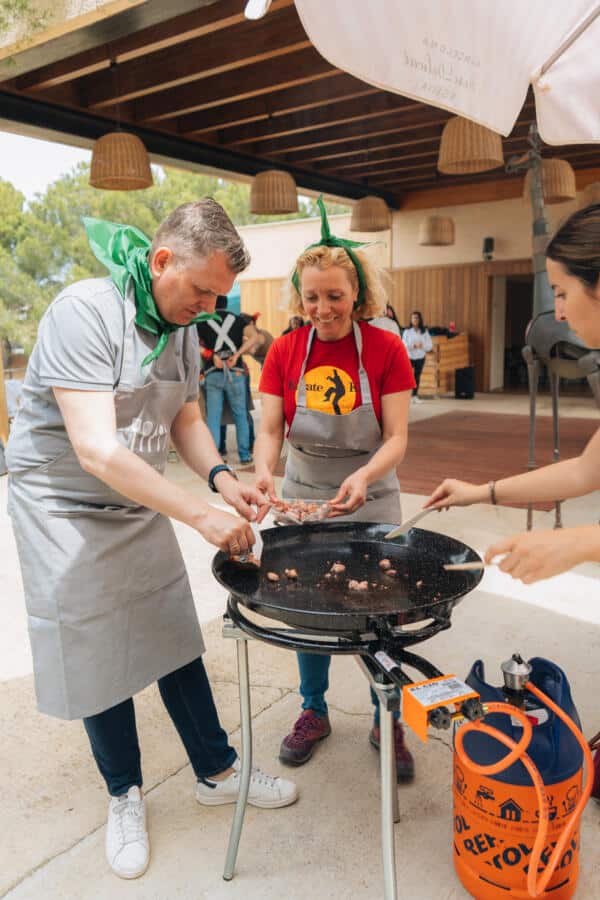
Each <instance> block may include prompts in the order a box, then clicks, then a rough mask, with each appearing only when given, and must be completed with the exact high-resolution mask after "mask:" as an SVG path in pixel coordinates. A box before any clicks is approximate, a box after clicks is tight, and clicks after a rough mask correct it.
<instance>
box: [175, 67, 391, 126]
mask: <svg viewBox="0 0 600 900" xmlns="http://www.w3.org/2000/svg"><path fill="white" fill-rule="evenodd" d="M365 89H366V90H369V91H370V90H374V89H372V88H369V86H368V85H366V84H365V83H364V82H363V81H359V80H358V78H354V77H353V76H352V75H346V74H336V70H334V69H332V70H331V71H329V72H322V73H320V74H319V76H318V78H317V79H315V81H313V82H307V83H305V84H302V85H299V86H298V87H292V88H287V89H286V90H284V91H275V92H273V93H271V94H262V95H261V96H260V97H255V98H252V99H250V100H243V101H241V102H240V103H226V104H224V105H223V106H220V107H214V108H213V109H212V110H211V111H210V112H209V111H207V110H205V111H204V112H202V113H191V114H190V115H189V116H181V117H180V118H179V119H178V121H177V128H178V131H179V133H180V134H184V135H195V134H198V135H200V134H202V133H203V132H205V131H212V130H213V129H215V128H230V127H235V126H236V125H241V124H243V123H244V122H245V121H250V117H253V116H258V119H261V118H268V117H269V116H273V117H276V116H282V115H287V114H288V113H294V112H301V111H302V110H304V109H314V108H315V107H318V106H323V105H325V104H327V103H337V102H339V101H342V100H348V99H351V98H352V97H358V96H361V95H362V94H363V93H364V91H365ZM259 113H260V114H259ZM258 119H257V120H258Z"/></svg>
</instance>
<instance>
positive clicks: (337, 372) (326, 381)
mask: <svg viewBox="0 0 600 900" xmlns="http://www.w3.org/2000/svg"><path fill="white" fill-rule="evenodd" d="M304 378H305V381H306V408H307V409H314V410H317V411H318V412H323V413H327V414H328V415H330V416H343V415H345V414H346V413H349V412H352V410H353V409H354V404H355V403H356V385H355V384H354V382H353V381H352V379H351V377H350V376H349V375H348V373H347V372H346V371H344V369H340V368H337V367H335V366H317V368H315V369H311V370H310V371H309V372H307V373H306V375H305V376H304ZM296 402H298V392H297V391H296Z"/></svg>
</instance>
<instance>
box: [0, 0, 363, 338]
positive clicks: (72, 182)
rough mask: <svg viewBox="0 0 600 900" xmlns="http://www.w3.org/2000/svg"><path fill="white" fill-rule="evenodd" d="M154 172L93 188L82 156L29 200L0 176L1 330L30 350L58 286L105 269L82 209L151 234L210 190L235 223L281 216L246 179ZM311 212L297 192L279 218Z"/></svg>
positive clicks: (339, 209) (338, 209) (312, 206)
mask: <svg viewBox="0 0 600 900" xmlns="http://www.w3.org/2000/svg"><path fill="white" fill-rule="evenodd" d="M0 3H2V0H0ZM154 175H155V184H154V186H153V187H151V188H147V189H146V190H143V191H129V192H127V191H99V190H96V189H95V188H92V187H90V185H89V183H88V181H89V165H88V164H87V163H80V164H79V165H78V166H76V167H75V168H74V169H73V170H72V171H71V172H69V173H68V174H66V175H63V176H62V177H61V178H59V179H58V180H57V181H55V182H54V183H53V184H51V185H49V186H48V188H47V190H46V192H45V193H44V194H37V195H36V198H35V200H33V201H31V202H30V203H29V205H26V204H25V198H24V197H23V195H22V194H21V193H20V192H19V191H17V190H15V188H14V187H13V186H12V185H11V184H9V183H8V182H6V181H2V179H0V336H6V337H8V339H9V340H10V341H11V342H13V343H18V344H22V345H23V346H24V348H25V350H26V351H29V350H31V347H32V346H33V343H34V341H35V335H36V331H37V325H38V322H39V320H40V318H41V316H42V315H43V313H44V310H45V309H46V307H47V306H48V303H50V301H51V300H52V299H53V298H54V297H55V296H56V294H57V293H58V291H60V290H61V288H63V287H64V286H66V285H68V284H71V283H72V282H73V281H78V280H80V279H82V278H94V277H96V276H98V275H104V274H105V270H104V269H103V267H102V266H101V265H100V264H99V263H98V262H97V260H96V259H95V257H94V255H93V254H92V251H91V250H90V248H89V245H88V242H87V239H86V237H85V233H84V230H83V226H82V224H81V217H82V216H95V217H97V218H100V219H109V220H111V221H113V222H127V223H129V224H131V225H135V226H137V227H138V228H140V229H141V230H142V231H143V232H145V233H146V234H147V235H148V236H152V235H153V234H154V232H155V231H156V228H157V227H158V225H159V224H160V222H162V220H163V219H164V218H165V216H167V215H168V214H169V213H170V212H172V210H174V209H175V207H177V206H179V205H180V204H181V203H186V202H188V201H189V200H194V199H199V198H200V197H214V199H215V200H217V201H218V202H219V203H220V204H221V205H222V206H223V207H224V209H225V210H226V211H227V213H228V214H229V216H230V218H231V219H232V221H233V222H234V223H235V224H236V225H248V224H253V223H259V222H270V221H279V220H281V219H282V217H281V216H255V215H252V213H250V187H249V185H247V184H240V183H238V182H229V181H224V180H223V179H220V178H216V177H214V176H210V175H197V174H195V173H191V172H184V171H180V170H178V169H167V170H165V171H164V173H162V172H161V170H158V171H155V173H154ZM327 208H328V212H329V213H330V214H332V215H333V214H335V213H347V212H348V207H346V206H342V205H341V204H333V203H332V204H327ZM317 215H318V210H317V207H316V202H315V201H314V200H311V199H308V198H299V211H298V213H294V214H293V215H289V216H284V217H283V218H285V219H297V218H306V217H309V216H310V217H312V216H317Z"/></svg>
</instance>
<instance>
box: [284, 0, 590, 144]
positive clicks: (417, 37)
mask: <svg viewBox="0 0 600 900" xmlns="http://www.w3.org/2000/svg"><path fill="white" fill-rule="evenodd" d="M296 7H297V9H298V13H299V15H300V18H301V20H302V24H303V25H304V27H305V29H306V32H307V34H308V36H309V38H310V40H311V41H312V43H313V44H314V45H315V47H316V48H317V50H318V51H319V53H321V55H322V56H324V57H325V59H327V60H328V61H329V62H330V63H332V65H334V66H336V68H339V69H343V70H344V71H346V72H350V73H351V74H352V75H355V76H356V77H357V78H360V79H361V80H363V81H367V82H369V83H370V84H373V85H376V86H377V87H380V88H383V89H384V90H388V91H395V92H396V93H398V94H403V95H404V96H407V97H412V98H413V99H415V100H420V101H422V102H424V103H428V104H431V105H433V106H439V107H441V108H443V109H447V110H449V111H450V112H453V113H456V114H457V115H461V116H465V117H466V118H468V119H472V120H474V121H475V122H479V123H480V124H481V125H486V126H487V127H488V128H491V129H492V130H493V131H497V132H499V133H500V134H503V135H505V136H506V135H508V134H510V132H511V130H512V128H513V126H514V124H515V122H516V120H517V117H518V115H519V112H520V111H521V108H522V106H523V102H524V100H525V96H526V94H527V89H528V87H529V85H530V84H531V85H533V90H534V93H535V102H536V110H537V121H538V128H539V131H540V134H541V136H542V138H543V140H544V141H545V143H547V144H586V143H596V142H599V141H600V102H599V100H598V98H599V97H600V51H599V47H600V3H598V2H593V0H413V2H409V0H325V2H324V0H296Z"/></svg>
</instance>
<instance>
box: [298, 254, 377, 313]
mask: <svg viewBox="0 0 600 900" xmlns="http://www.w3.org/2000/svg"><path fill="white" fill-rule="evenodd" d="M353 252H354V254H355V255H356V256H357V258H358V261H359V262H360V264H361V266H362V269H363V272H364V275H365V285H366V290H365V301H364V303H363V304H361V306H359V307H358V309H355V310H354V312H353V313H352V318H353V319H372V318H373V316H378V315H380V314H381V312H382V310H383V309H384V307H385V304H386V302H387V290H386V284H385V281H386V280H387V278H388V276H387V273H386V272H385V271H384V270H383V269H381V268H380V267H379V266H378V265H376V264H375V263H374V262H373V260H372V259H370V258H369V256H368V254H366V253H365V252H364V251H362V250H354V251H353ZM311 266H314V267H315V268H316V269H320V270H321V271H323V270H324V269H329V268H331V266H339V268H340V269H344V271H345V272H346V274H347V276H348V280H349V281H350V284H351V285H352V289H353V290H354V291H356V292H357V293H358V275H357V274H356V269H355V267H354V263H353V262H352V260H351V259H350V257H349V256H348V254H347V253H346V251H345V250H344V248H343V247H325V246H321V247H309V248H308V249H307V250H305V251H304V253H301V254H300V256H299V257H298V259H297V261H296V272H297V273H298V281H299V283H300V285H302V272H303V271H304V269H307V268H309V267H311ZM288 292H289V307H290V310H291V312H292V313H294V314H295V315H303V314H304V307H303V306H302V296H301V294H300V293H299V292H298V291H297V290H296V288H295V286H294V284H293V283H292V280H291V278H290V279H289V286H288Z"/></svg>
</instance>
